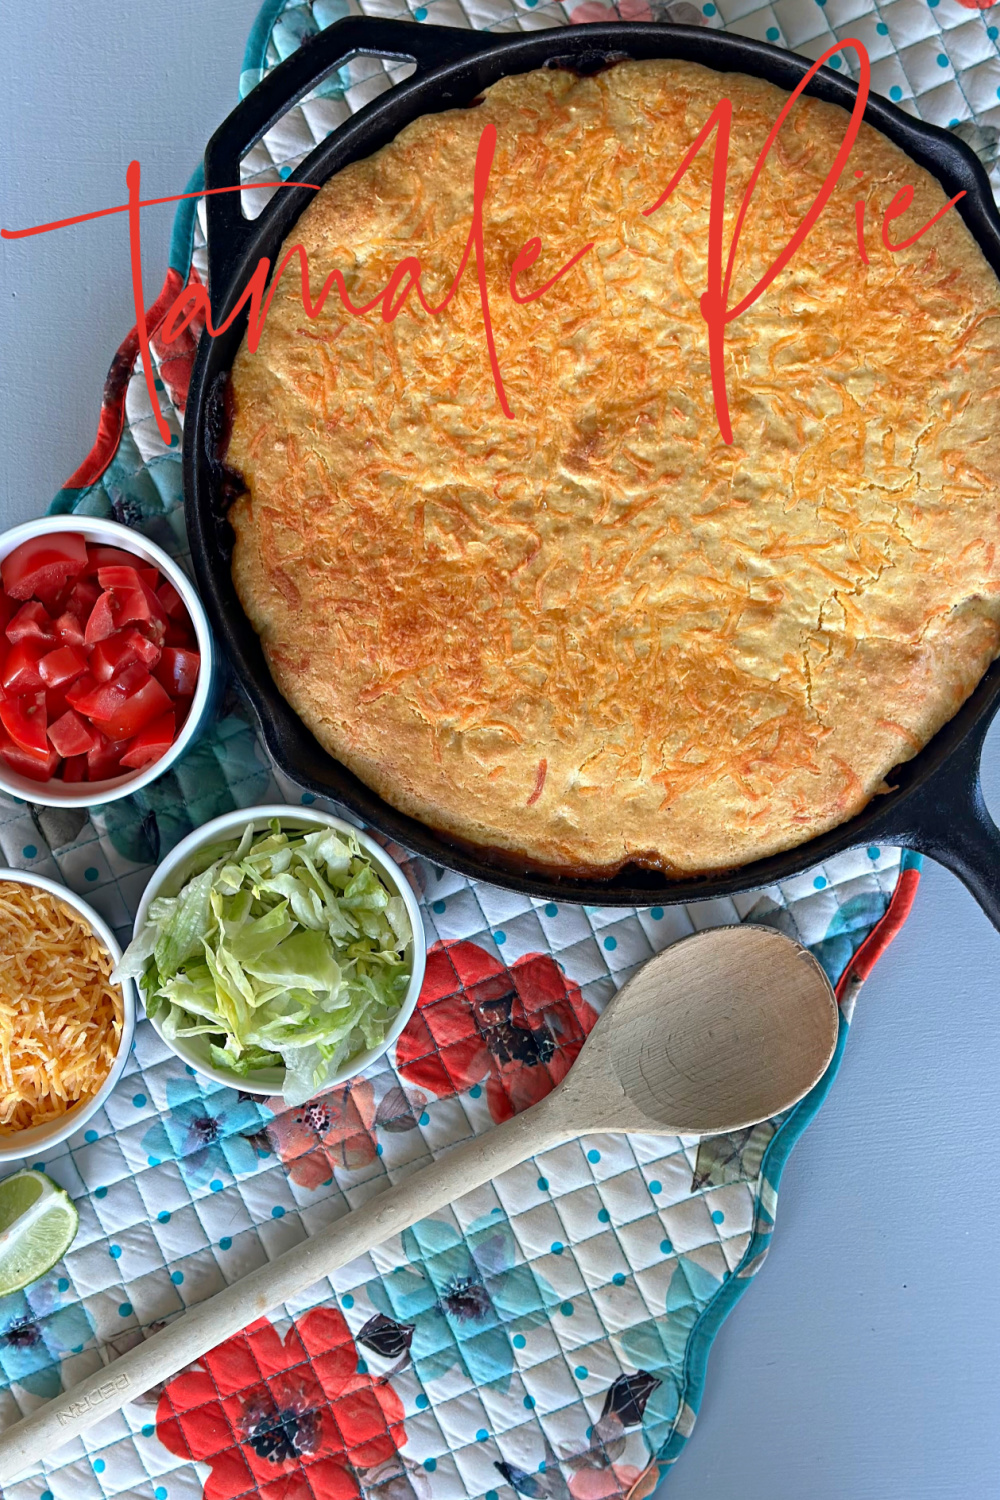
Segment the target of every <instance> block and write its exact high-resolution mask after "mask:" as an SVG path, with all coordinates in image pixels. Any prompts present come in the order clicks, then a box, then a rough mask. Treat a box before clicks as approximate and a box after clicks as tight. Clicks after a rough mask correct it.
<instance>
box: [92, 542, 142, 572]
mask: <svg viewBox="0 0 1000 1500" xmlns="http://www.w3.org/2000/svg"><path fill="white" fill-rule="evenodd" d="M138 561H139V559H138V558H137V557H136V555H135V553H134V552H124V551H123V550H122V549H121V547H102V546H100V545H99V544H97V543H94V542H88V544H87V572H88V573H96V572H98V571H99V569H101V568H134V567H135V565H136V563H137V562H138Z"/></svg>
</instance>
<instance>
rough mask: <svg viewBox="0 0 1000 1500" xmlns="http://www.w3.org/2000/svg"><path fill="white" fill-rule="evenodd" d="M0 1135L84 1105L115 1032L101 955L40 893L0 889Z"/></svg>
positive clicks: (111, 1056)
mask: <svg viewBox="0 0 1000 1500" xmlns="http://www.w3.org/2000/svg"><path fill="white" fill-rule="evenodd" d="M0 954H2V955H3V962H2V963H0V1136H5V1135H14V1134H15V1133H16V1132H17V1131H19V1130H27V1129H28V1128H29V1127H30V1126H32V1125H43V1124H45V1123H46V1121H49V1120H54V1119H57V1118H58V1117H59V1116H60V1115H63V1114H65V1113H66V1111H67V1110H68V1109H72V1108H73V1106H74V1105H75V1104H80V1103H81V1102H82V1101H83V1100H85V1099H90V1098H92V1097H93V1095H94V1094H96V1092H97V1090H98V1089H99V1088H100V1086H101V1084H102V1083H103V1082H104V1080H105V1078H107V1076H108V1073H109V1072H110V1070H111V1065H112V1063H113V1062H114V1060H115V1057H116V1056H117V1053H118V1047H119V1044H120V1042H121V1034H122V1016H123V1012H122V994H121V990H120V989H119V988H118V986H117V985H115V984H112V983H111V980H110V975H111V970H112V967H113V965H112V959H111V955H110V954H109V953H108V952H107V950H106V949H105V948H104V947H103V946H102V945H101V943H99V942H98V940H97V938H96V937H95V936H94V934H93V933H92V932H91V930H90V928H89V927H88V926H87V924H86V922H85V921H84V920H83V918H82V917H81V916H80V915H79V914H78V913H77V912H75V911H74V910H73V908H72V907H70V906H67V905H66V903H65V902H63V901H58V900H57V899H56V898H55V897H54V896H51V895H49V893H48V891H43V890H39V889H38V888H37V887H33V886H28V885H21V883H20V882H19V881H10V880H5V881H0Z"/></svg>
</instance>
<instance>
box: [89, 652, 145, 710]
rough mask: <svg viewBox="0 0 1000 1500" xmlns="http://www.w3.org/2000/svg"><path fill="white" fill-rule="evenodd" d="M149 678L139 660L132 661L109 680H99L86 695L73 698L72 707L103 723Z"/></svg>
mask: <svg viewBox="0 0 1000 1500" xmlns="http://www.w3.org/2000/svg"><path fill="white" fill-rule="evenodd" d="M148 680H149V673H148V672H147V671H146V668H145V667H144V666H142V664H141V663H140V662H133V663H132V664H131V666H128V667H124V668H123V669H122V671H121V672H119V674H118V676H117V677H113V678H112V679H111V681H110V682H99V683H97V684H96V685H95V687H94V689H93V691H92V692H90V693H88V694H87V696H86V697H81V698H74V700H73V707H74V708H75V709H76V710H77V712H78V713H81V714H86V715H87V718H88V719H93V721H94V723H95V724H100V725H103V724H104V723H105V722H106V721H107V720H108V719H110V718H111V716H112V714H113V713H114V712H115V710H116V709H119V708H120V707H121V705H122V704H123V703H124V702H125V700H126V698H129V697H131V695H132V694H133V693H134V692H136V691H137V690H138V689H139V688H141V687H144V686H145V684H146V682H147V681H148Z"/></svg>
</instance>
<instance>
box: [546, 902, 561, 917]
mask: <svg viewBox="0 0 1000 1500" xmlns="http://www.w3.org/2000/svg"><path fill="white" fill-rule="evenodd" d="M545 915H546V916H547V917H557V916H558V915H559V908H558V906H556V904H555V902H554V901H550V902H549V903H548V905H547V906H546V908H545Z"/></svg>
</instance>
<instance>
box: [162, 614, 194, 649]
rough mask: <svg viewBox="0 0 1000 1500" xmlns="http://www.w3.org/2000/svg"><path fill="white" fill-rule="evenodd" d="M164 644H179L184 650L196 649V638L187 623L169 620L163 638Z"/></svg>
mask: <svg viewBox="0 0 1000 1500" xmlns="http://www.w3.org/2000/svg"><path fill="white" fill-rule="evenodd" d="M163 644H164V645H165V646H180V647H182V649H183V650H185V651H197V649H198V639H197V637H196V635H195V633H194V631H193V630H192V629H191V626H190V625H188V624H183V623H182V622H181V621H180V620H171V621H170V623H169V624H168V626H167V633H166V635H165V636H164V638H163Z"/></svg>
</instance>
